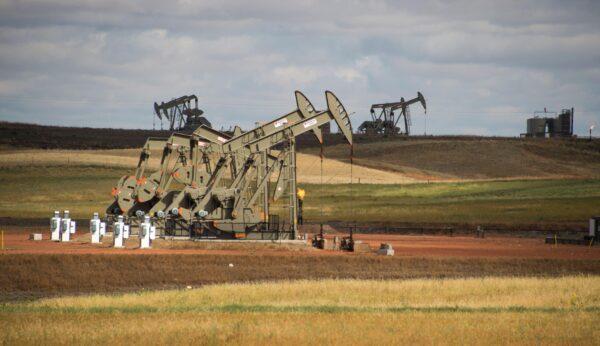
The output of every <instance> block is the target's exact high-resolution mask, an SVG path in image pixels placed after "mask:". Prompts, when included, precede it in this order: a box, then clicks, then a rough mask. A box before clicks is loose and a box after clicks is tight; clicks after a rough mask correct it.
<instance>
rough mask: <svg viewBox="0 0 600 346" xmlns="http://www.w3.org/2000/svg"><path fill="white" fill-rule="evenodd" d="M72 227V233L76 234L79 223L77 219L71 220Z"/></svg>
mask: <svg viewBox="0 0 600 346" xmlns="http://www.w3.org/2000/svg"><path fill="white" fill-rule="evenodd" d="M70 227H71V228H70V231H71V234H75V231H77V223H76V222H75V221H71V226H70Z"/></svg>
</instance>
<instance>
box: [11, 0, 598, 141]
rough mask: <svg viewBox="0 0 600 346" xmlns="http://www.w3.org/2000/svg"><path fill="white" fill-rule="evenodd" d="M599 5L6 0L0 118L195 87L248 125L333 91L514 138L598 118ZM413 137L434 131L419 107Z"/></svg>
mask: <svg viewBox="0 0 600 346" xmlns="http://www.w3.org/2000/svg"><path fill="white" fill-rule="evenodd" d="M599 18H600V5H599V3H598V2H594V1H572V2H563V1H555V2H553V1H517V2H497V1H496V2H494V1H480V2H475V3H473V2H471V1H469V2H467V1H452V2H440V1H420V2H402V1H391V2H385V1H333V2H327V3H323V2H319V1H303V2H298V3H289V4H281V3H280V2H279V1H257V2H252V3H251V4H247V3H246V2H241V1H231V2H223V1H201V2H194V1H179V2H168V3H167V2H162V1H144V2H141V1H130V2H125V3H123V2H121V1H94V0H90V1H78V2H72V1H42V2H38V1H0V119H4V120H11V121H32V122H38V123H45V124H64V125H78V126H81V125H85V126H94V127H98V126H111V127H142V128H148V127H151V126H152V108H151V105H152V103H153V102H154V101H161V100H167V99H170V98H172V97H177V96H180V95H183V94H190V93H196V94H197V95H198V96H199V98H200V100H201V103H202V107H203V109H204V110H205V111H206V113H207V115H208V117H209V118H210V119H211V121H212V122H213V123H215V124H220V125H223V126H225V127H228V126H230V125H233V124H238V123H239V124H242V125H243V126H246V127H248V126H251V124H253V123H254V122H255V121H257V120H265V119H269V118H271V117H272V116H274V115H277V114H279V113H282V112H287V111H289V110H291V108H293V104H294V103H293V98H292V93H293V91H294V90H296V89H299V90H303V91H305V93H306V94H307V95H308V96H309V97H310V98H311V100H313V102H314V103H315V104H316V105H317V106H319V107H323V106H324V99H323V96H322V93H323V91H324V90H326V89H330V90H333V91H335V92H336V93H337V94H338V96H339V97H340V98H341V99H342V101H343V102H344V103H345V104H346V105H347V107H348V108H349V110H350V111H352V112H356V114H355V115H354V117H355V119H356V120H355V123H357V124H358V123H360V121H362V120H365V119H367V118H368V117H369V114H368V109H369V106H370V104H371V103H374V102H381V101H388V100H395V99H398V98H399V97H401V96H404V97H412V96H413V95H415V94H416V91H417V90H420V91H422V92H423V93H424V95H425V96H426V97H427V99H428V105H429V106H430V111H429V112H428V115H427V119H428V120H427V127H428V132H430V133H437V134H445V133H454V134H456V133H471V134H495V135H517V134H518V133H520V132H523V130H524V125H525V118H526V117H527V115H528V114H530V113H531V112H533V111H534V110H538V109H541V108H543V107H548V108H549V109H554V110H558V109H559V108H560V107H571V106H574V107H575V108H576V128H577V131H578V132H579V133H582V134H583V133H585V130H586V128H587V124H588V123H590V122H593V121H597V122H598V120H600V99H598V97H597V95H598V94H599V92H600V24H599V22H600V21H599V20H598V19H599ZM413 118H414V121H413V123H414V130H415V133H422V132H423V131H424V130H425V129H424V126H425V121H424V120H425V118H424V116H423V115H422V113H421V111H420V110H417V109H415V111H414V113H413Z"/></svg>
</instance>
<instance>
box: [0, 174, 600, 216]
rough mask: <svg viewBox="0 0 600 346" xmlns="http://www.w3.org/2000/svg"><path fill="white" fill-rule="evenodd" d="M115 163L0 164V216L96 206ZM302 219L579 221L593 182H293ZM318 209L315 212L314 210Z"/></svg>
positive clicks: (588, 209) (596, 184) (593, 193)
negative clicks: (300, 193) (301, 195)
mask: <svg viewBox="0 0 600 346" xmlns="http://www.w3.org/2000/svg"><path fill="white" fill-rule="evenodd" d="M123 172H124V170H123V169H122V168H116V167H113V168H108V167H95V166H78V165H73V166H33V167H18V166H13V167H0V193H1V194H2V196H3V198H2V200H0V216H3V217H15V218H25V219H27V218H46V217H48V216H49V215H50V214H51V213H52V211H53V210H64V209H69V210H70V211H71V212H72V215H74V217H75V218H82V219H87V218H89V217H90V215H91V214H92V213H93V212H96V211H99V212H103V211H104V210H105V208H106V207H107V206H108V205H109V204H110V202H111V198H112V197H111V196H110V191H111V188H112V187H113V186H114V184H115V183H116V181H117V180H118V179H119V177H120V176H121V175H122V174H123ZM301 187H303V188H305V189H306V190H307V197H306V201H305V203H304V205H305V219H307V220H309V221H320V220H342V221H358V222H390V223H393V222H414V223H462V224H474V223H482V224H486V223H499V224H507V225H511V224H580V225H581V226H582V227H583V226H585V223H586V220H587V219H588V218H589V217H590V216H591V215H596V214H600V205H598V203H597V200H598V197H600V180H595V179H587V180H585V179H583V180H582V179H563V180H524V181H486V182H458V183H430V184H403V185H400V184H394V185H390V184H387V185H378V184H353V185H352V186H350V185H349V184H327V185H323V186H321V185H317V184H301ZM321 208H322V209H323V216H321Z"/></svg>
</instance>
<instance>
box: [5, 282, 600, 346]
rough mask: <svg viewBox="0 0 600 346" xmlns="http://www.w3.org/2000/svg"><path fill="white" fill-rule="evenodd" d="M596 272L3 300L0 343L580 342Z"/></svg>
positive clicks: (593, 302) (590, 335)
mask: <svg viewBox="0 0 600 346" xmlns="http://www.w3.org/2000/svg"><path fill="white" fill-rule="evenodd" d="M599 308H600V277H598V276H575V277H562V278H483V279H458V280H457V279H443V280H431V279H429V280H420V279H419V280H405V281H398V280H392V281H377V280H322V281H314V280H303V281H283V282H269V283H253V284H224V285H211V286H205V287H202V288H198V289H190V290H171V291H161V292H142V293H137V294H125V295H111V296H105V295H94V296H88V297H62V298H52V299H43V300H39V301H34V302H24V303H17V304H8V305H0V323H1V324H2V327H3V328H2V329H0V340H1V342H3V343H8V344H12V343H44V344H57V343H100V342H115V343H124V342H127V343H133V344H146V343H152V344H155V343H201V344H223V343H227V344H264V343H266V342H274V343H282V342H293V343H296V344H314V343H328V344H347V343H348V342H350V341H351V342H352V344H373V343H381V342H383V343H407V342H410V343H444V344H482V343H485V344H490V343H491V344H499V343H544V344H564V343H585V344H594V343H597V342H599V341H600V332H599V331H598V329H597V324H598V322H600V314H598V309H599Z"/></svg>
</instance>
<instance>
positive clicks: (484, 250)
mask: <svg viewBox="0 0 600 346" xmlns="http://www.w3.org/2000/svg"><path fill="white" fill-rule="evenodd" d="M29 230H30V231H35V232H42V233H43V237H44V240H42V241H39V242H36V241H31V240H29V239H28V236H29V233H28V232H26V231H23V230H12V231H9V232H5V235H4V241H5V248H6V250H5V251H4V253H5V254H8V255H10V254H138V255H139V254H163V255H164V254H198V255H199V254H211V255H220V254H221V255H225V254H226V255H236V254H237V255H247V254H248V252H249V251H251V252H253V253H260V254H261V255H278V256H282V255H286V256H374V253H369V254H353V253H347V252H340V251H323V250H315V249H312V248H309V247H307V248H303V247H298V246H294V247H290V246H289V245H281V246H280V245H278V244H277V243H272V244H264V245H263V244H239V243H235V244H231V246H228V245H227V244H225V245H218V246H214V245H210V244H206V243H192V242H186V241H174V242H171V241H167V240H157V241H156V242H155V244H154V245H155V246H154V248H153V249H147V250H140V249H137V241H136V239H135V238H132V239H130V240H129V241H128V243H127V248H125V249H113V248H112V247H111V244H110V240H109V239H107V240H106V241H104V243H103V244H99V245H94V244H90V243H89V237H88V235H87V234H86V233H83V234H82V233H80V234H79V235H76V236H75V237H74V241H72V242H70V243H55V242H52V241H50V240H49V237H50V234H49V233H48V232H45V231H43V230H42V229H40V228H33V229H31V228H30V229H29ZM328 237H329V238H331V237H332V236H328ZM355 239H356V240H361V241H363V242H366V243H368V244H369V245H370V246H371V248H372V249H373V250H375V249H377V248H378V247H379V245H380V244H381V243H390V244H392V246H393V248H394V249H395V252H396V256H402V257H438V258H439V257H458V258H523V259H526V258H531V259H534V258H535V259H600V247H599V246H593V247H589V246H578V245H563V244H560V245H558V246H555V245H548V244H545V243H544V240H543V239H541V238H533V239H531V238H511V237H488V238H485V239H480V238H474V237H466V236H457V237H449V236H410V235H389V234H358V235H355Z"/></svg>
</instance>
